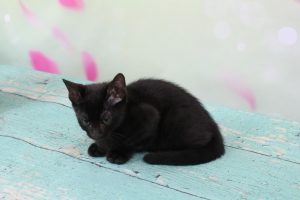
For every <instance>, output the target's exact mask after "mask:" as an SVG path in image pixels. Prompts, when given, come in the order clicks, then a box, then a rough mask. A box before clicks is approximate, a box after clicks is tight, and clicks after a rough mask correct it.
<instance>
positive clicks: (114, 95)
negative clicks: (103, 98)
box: [107, 73, 127, 105]
mask: <svg viewBox="0 0 300 200" xmlns="http://www.w3.org/2000/svg"><path fill="white" fill-rule="evenodd" d="M107 96H108V101H109V103H111V105H115V104H117V103H119V102H120V101H122V100H124V99H126V97H127V90H126V82H125V77H124V75H123V74H121V73H119V74H117V75H116V76H115V78H114V79H113V80H112V81H111V82H110V83H109V86H108V89H107Z"/></svg>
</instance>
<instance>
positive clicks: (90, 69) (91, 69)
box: [82, 52, 98, 81]
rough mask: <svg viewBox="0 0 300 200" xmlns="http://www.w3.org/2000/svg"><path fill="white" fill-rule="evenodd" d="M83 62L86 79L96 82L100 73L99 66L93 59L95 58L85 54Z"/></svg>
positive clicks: (83, 54)
mask: <svg viewBox="0 0 300 200" xmlns="http://www.w3.org/2000/svg"><path fill="white" fill-rule="evenodd" d="M82 61H83V66H84V71H85V75H86V78H87V79H88V80H90V81H96V80H97V77H98V72H97V64H96V62H95V60H94V59H93V57H92V56H91V55H90V54H89V53H87V52H83V53H82Z"/></svg>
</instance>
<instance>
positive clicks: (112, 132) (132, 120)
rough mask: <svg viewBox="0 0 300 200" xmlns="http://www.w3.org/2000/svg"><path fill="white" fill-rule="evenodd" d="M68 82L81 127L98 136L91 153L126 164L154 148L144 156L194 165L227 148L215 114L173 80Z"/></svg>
mask: <svg viewBox="0 0 300 200" xmlns="http://www.w3.org/2000/svg"><path fill="white" fill-rule="evenodd" d="M64 83H65V84H66V86H67V88H68V90H69V98H70V100H71V102H72V105H73V108H74V110H75V113H76V116H77V119H78V122H79V124H80V126H81V128H82V129H83V130H85V131H86V132H87V134H88V136H89V137H91V138H92V139H94V140H95V143H93V144H92V145H91V146H90V147H89V149H88V153H89V155H90V156H93V157H99V156H105V155H106V157H107V160H108V161H109V162H112V163H116V164H122V163H125V162H127V161H128V160H129V159H130V157H131V155H132V153H134V152H142V151H148V152H150V153H148V154H146V155H145V156H144V161H146V162H147V163H150V164H165V165H194V164H201V163H206V162H209V161H212V160H215V159H217V158H219V157H220V156H222V155H223V154H224V152H225V150H224V144H223V139H222V136H221V133H220V131H219V128H218V126H217V124H216V123H215V122H214V120H213V119H212V118H211V116H210V115H209V113H208V112H207V111H206V110H205V109H204V107H203V106H202V105H201V104H200V103H199V101H198V100H197V99H196V98H195V97H193V96H192V95H191V94H189V93H188V92H187V91H185V90H184V89H182V88H181V87H179V86H177V85H175V84H173V83H170V82H167V81H163V80H153V79H143V80H138V81H136V82H133V83H131V84H129V85H128V86H126V83H125V78H124V76H123V75H122V74H117V75H116V77H115V78H114V79H113V80H112V81H111V82H109V83H99V84H91V85H81V84H76V83H72V82H70V81H67V80H64Z"/></svg>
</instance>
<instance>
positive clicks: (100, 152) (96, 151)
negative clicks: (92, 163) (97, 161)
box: [88, 143, 106, 157]
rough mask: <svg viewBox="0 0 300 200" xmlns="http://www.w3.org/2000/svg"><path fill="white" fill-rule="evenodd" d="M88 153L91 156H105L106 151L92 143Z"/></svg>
mask: <svg viewBox="0 0 300 200" xmlns="http://www.w3.org/2000/svg"><path fill="white" fill-rule="evenodd" d="M88 154H89V155H90V156H92V157H103V156H105V154H106V152H105V151H104V150H102V149H99V147H98V145H97V144H96V143H93V144H91V146H90V147H89V149H88Z"/></svg>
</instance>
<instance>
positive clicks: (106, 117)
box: [101, 111, 112, 125]
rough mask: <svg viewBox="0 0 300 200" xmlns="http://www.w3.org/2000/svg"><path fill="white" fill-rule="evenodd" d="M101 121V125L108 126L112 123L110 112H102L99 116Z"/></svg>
mask: <svg viewBox="0 0 300 200" xmlns="http://www.w3.org/2000/svg"><path fill="white" fill-rule="evenodd" d="M101 120H102V122H103V124H105V125H110V124H111V122H112V116H111V113H110V112H107V111H104V112H103V113H102V115H101Z"/></svg>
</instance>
